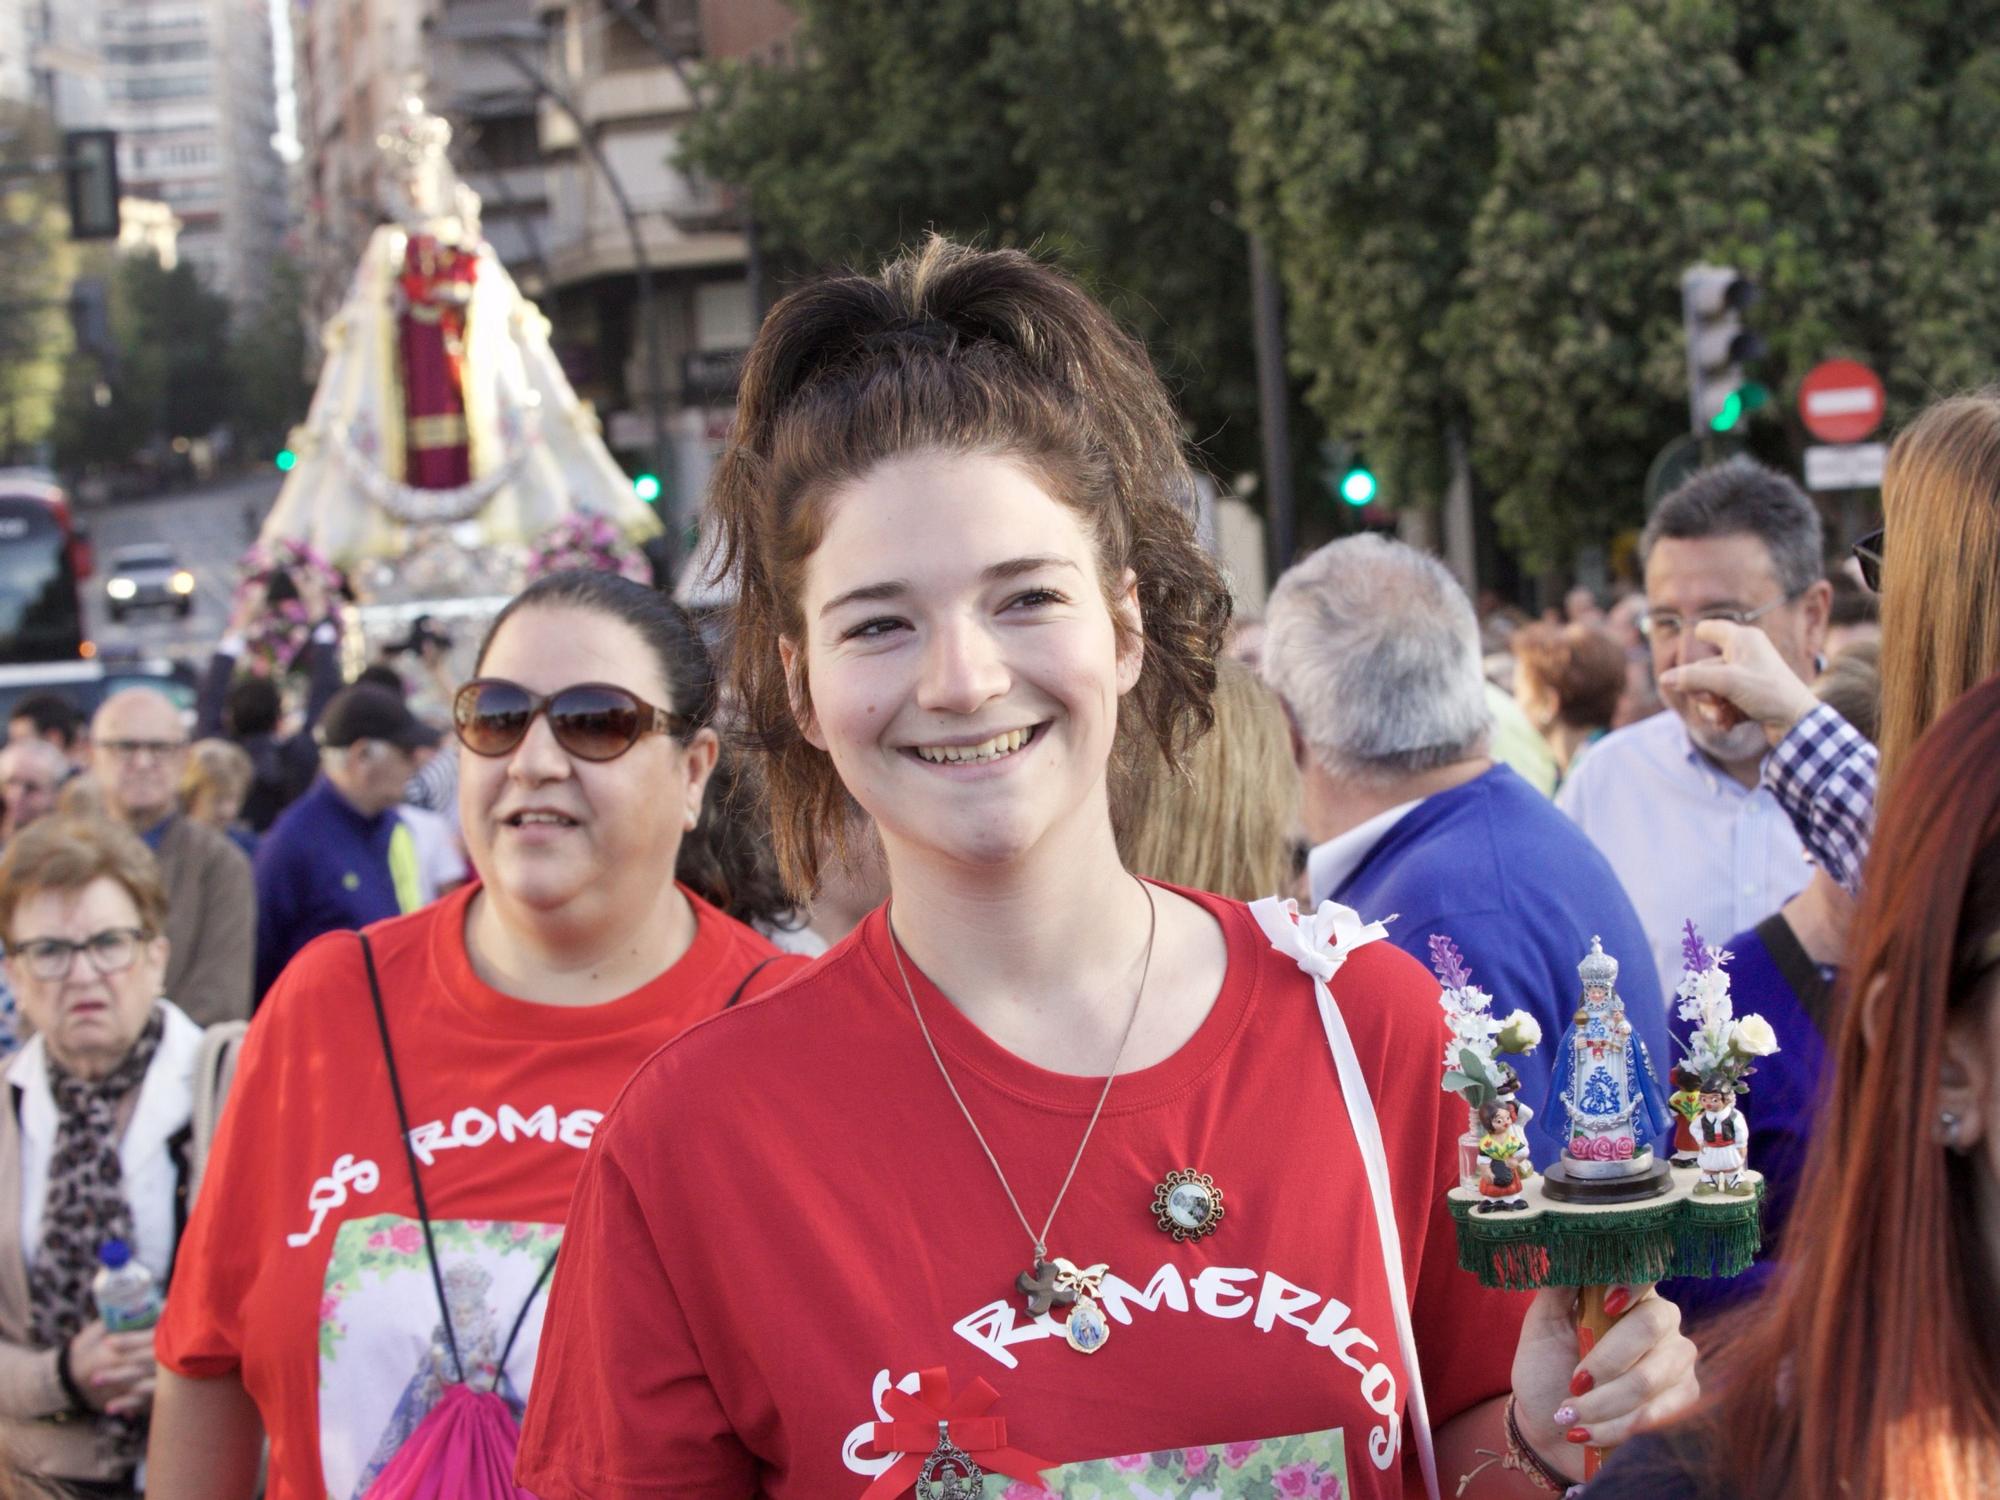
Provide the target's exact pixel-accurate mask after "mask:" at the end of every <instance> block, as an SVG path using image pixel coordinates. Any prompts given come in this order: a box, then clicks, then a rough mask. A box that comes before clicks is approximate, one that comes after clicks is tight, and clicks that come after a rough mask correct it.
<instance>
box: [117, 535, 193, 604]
mask: <svg viewBox="0 0 2000 1500" xmlns="http://www.w3.org/2000/svg"><path fill="white" fill-rule="evenodd" d="M104 593H105V596H106V597H107V598H108V599H110V601H111V618H112V619H114V620H123V619H124V618H125V616H126V615H127V614H128V613H129V612H130V611H132V610H135V609H171V610H173V611H174V612H175V613H177V614H178V615H180V617H181V618H182V619H186V618H187V617H188V613H189V612H190V611H191V610H193V608H194V574H192V573H190V572H189V571H188V570H187V569H186V568H184V567H182V566H181V565H180V560H179V559H178V558H176V557H175V556H174V552H173V549H172V548H171V547H162V546H158V545H157V544H154V543H147V544H146V545H144V546H139V547H119V548H117V549H116V550H115V551H113V552H112V554H111V567H110V570H109V572H108V573H107V574H106V575H105V579H104Z"/></svg>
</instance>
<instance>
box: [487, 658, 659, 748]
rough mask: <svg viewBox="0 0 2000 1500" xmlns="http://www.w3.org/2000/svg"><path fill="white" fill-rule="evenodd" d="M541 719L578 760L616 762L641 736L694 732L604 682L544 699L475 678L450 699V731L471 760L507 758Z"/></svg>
mask: <svg viewBox="0 0 2000 1500" xmlns="http://www.w3.org/2000/svg"><path fill="white" fill-rule="evenodd" d="M539 714H547V715H548V716H549V732H550V733H552V734H553V735H554V736H555V737H556V743H557V744H558V745H560V746H562V747H563V749H564V750H566V751H568V752H569V753H570V754H571V755H574V756H575V757H576V758H577V759H578V760H616V759H618V757H619V756H621V755H623V754H624V753H625V752H626V751H627V750H630V749H631V748H632V747H633V746H634V745H636V744H638V743H639V741H640V739H641V738H642V737H643V736H645V735H649V734H682V735H684V734H686V733H687V732H688V730H689V729H691V728H693V727H694V726H693V725H691V724H690V723H689V722H688V720H687V719H686V718H684V717H683V716H682V715H680V714H676V713H670V712H669V711H668V710H666V709H664V708H656V707H654V706H653V705H652V704H650V703H648V702H647V701H646V700H645V699H644V698H641V697H640V696H639V695H638V694H637V693H631V692H627V691H626V690H625V689H624V688H622V687H614V686H613V685H612V684H610V683H608V682H579V683H577V684H576V685H575V686H573V687H566V688H561V689H559V690H557V691H556V692H553V693H549V694H546V695H544V694H541V693H531V692H529V691H528V690H527V689H526V688H524V687H522V686H521V684H520V683H518V682H509V681H508V680H507V679H506V678H504V677H475V678H473V680H472V681H470V682H468V683H467V684H466V685H465V686H464V687H462V688H460V689H459V690H458V693H457V696H455V697H454V698H453V699H452V700H451V723H452V729H453V731H454V732H455V733H456V734H457V735H458V742H459V743H460V744H461V745H463V746H465V748H466V749H468V750H470V751H471V752H472V753H473V754H474V755H487V756H492V755H505V754H507V753H508V752H509V751H511V750H513V748H514V747H515V746H516V745H518V744H520V743H521V741H522V740H524V739H526V738H527V737H528V729H529V727H530V726H531V725H533V724H534V722H535V718H536V716H537V715H539Z"/></svg>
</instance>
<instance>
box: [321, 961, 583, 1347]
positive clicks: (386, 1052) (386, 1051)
mask: <svg viewBox="0 0 2000 1500" xmlns="http://www.w3.org/2000/svg"><path fill="white" fill-rule="evenodd" d="M354 935H355V936H356V937H358V938H359V939H361V961H362V962H363V963H364V964H366V965H367V967H368V998H369V999H370V1000H371V1001H373V1002H374V1004H375V1026H376V1029H377V1030H378V1031H380V1032H381V1034H382V1060H383V1061H384V1062H386V1063H387V1064H388V1065H389V1092H390V1093H392V1094H394V1095H395V1096H396V1123H397V1125H398V1126H400V1127H401V1129H402V1133H403V1156H404V1159H405V1160H407V1161H408V1162H409V1164H410V1186H411V1187H412V1188H414V1189H415V1190H416V1195H417V1218H418V1219H419V1220H420V1221H422V1223H423V1226H424V1258H425V1259H426V1260H428V1261H429V1262H430V1267H431V1285H432V1286H433V1287H435V1288H436V1289H437V1299H438V1316H440V1317H441V1318H443V1319H444V1336H445V1339H446V1341H447V1342H448V1343H449V1344H450V1345H451V1364H452V1368H453V1369H454V1370H456V1371H457V1372H458V1383H459V1384H460V1385H464V1384H465V1361H464V1360H463V1359H461V1358H460V1357H459V1353H458V1332H457V1330H456V1329H454V1328H453V1327H452V1326H451V1304H450V1303H448V1302H447V1301H446V1300H445V1295H444V1273H443V1272H442V1271H441V1270H439V1269H438V1257H437V1244H436V1242H435V1241H434V1240H433V1239H432V1238H431V1210H430V1205H429V1204H427V1203H426V1202H425V1201H424V1177H423V1173H421V1172H419V1171H418V1170H417V1150H416V1147H415V1146H413V1145H412V1144H411V1143H410V1111H409V1109H408V1108H407V1107H406V1106H405V1105H404V1103H403V1083H402V1080H401V1079H400V1078H398V1077H397V1076H396V1049H395V1048H394V1047H392V1046H390V1045H389V1013H388V1012H387V1011H386V1010H384V1009H383V1008H382V982H381V980H379V979H378V978H376V976H375V950H374V948H372V947H371V946H369V942H368V934H367V933H365V932H357V933H355V934H354ZM549 1263H550V1264H551V1265H553V1264H554V1263H555V1261H554V1258H553V1257H551V1258H550V1262H549ZM544 1274H546V1272H544ZM538 1285H539V1283H538ZM529 1300H530V1301H532V1300H533V1296H532V1294H531V1295H530V1298H529ZM522 1311H523V1312H525V1311H526V1309H525V1308H523V1309H522ZM509 1342H510V1343H511V1342H512V1341H511V1340H509Z"/></svg>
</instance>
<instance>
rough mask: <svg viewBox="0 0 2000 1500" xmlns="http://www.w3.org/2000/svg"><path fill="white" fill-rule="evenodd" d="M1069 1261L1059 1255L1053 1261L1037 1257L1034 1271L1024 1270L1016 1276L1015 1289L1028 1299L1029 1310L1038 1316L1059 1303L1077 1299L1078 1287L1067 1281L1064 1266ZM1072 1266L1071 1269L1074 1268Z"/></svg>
mask: <svg viewBox="0 0 2000 1500" xmlns="http://www.w3.org/2000/svg"><path fill="white" fill-rule="evenodd" d="M1065 1265H1068V1262H1067V1261H1065V1260H1063V1259H1062V1257H1060V1256H1058V1257H1057V1258H1056V1259H1055V1260H1054V1261H1053V1262H1050V1261H1045V1260H1042V1259H1041V1258H1039V1257H1037V1258H1036V1260H1035V1268H1034V1270H1032V1271H1023V1272H1022V1273H1021V1274H1020V1275H1019V1276H1016V1277H1015V1278H1014V1289H1015V1290H1016V1291H1018V1292H1020V1293H1021V1294H1022V1295H1023V1296H1024V1297H1026V1298H1027V1300H1028V1311H1029V1312H1030V1313H1032V1314H1034V1315H1035V1316H1036V1317H1038V1318H1039V1317H1040V1316H1041V1315H1042V1314H1043V1313H1045V1312H1048V1311H1049V1310H1050V1309H1052V1308H1054V1307H1055V1306H1056V1305H1057V1304H1059V1303H1060V1304H1068V1303H1071V1302H1074V1301H1076V1287H1075V1285H1074V1284H1073V1283H1070V1282H1067V1281H1066V1280H1065V1278H1064V1276H1063V1270H1062V1268H1063V1267H1064V1266H1065ZM1074 1269H1075V1268H1074V1267H1071V1270H1074Z"/></svg>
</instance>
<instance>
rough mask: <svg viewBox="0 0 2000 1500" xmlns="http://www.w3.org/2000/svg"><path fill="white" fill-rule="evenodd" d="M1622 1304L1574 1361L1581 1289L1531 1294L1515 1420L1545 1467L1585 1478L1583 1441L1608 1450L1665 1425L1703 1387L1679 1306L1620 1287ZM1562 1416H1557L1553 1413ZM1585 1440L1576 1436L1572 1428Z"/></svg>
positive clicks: (1643, 1290)
mask: <svg viewBox="0 0 2000 1500" xmlns="http://www.w3.org/2000/svg"><path fill="white" fill-rule="evenodd" d="M1613 1291H1614V1292H1618V1291H1622V1292H1624V1294H1625V1297H1626V1305H1627V1308H1628V1311H1627V1312H1626V1314H1625V1316H1624V1317H1622V1318H1620V1319H1619V1320H1618V1321H1617V1322H1615V1323H1613V1324H1612V1325H1611V1326H1610V1327H1609V1328H1608V1329H1606V1330H1605V1331H1604V1333H1603V1334H1602V1335H1601V1336H1600V1337H1599V1338H1598V1339H1597V1340H1596V1342H1595V1344H1594V1345H1593V1347H1591V1348H1590V1349H1589V1350H1588V1351H1587V1352H1586V1353H1585V1354H1584V1355H1583V1357H1582V1358H1581V1359H1579V1358H1578V1345H1579V1343H1580V1340H1579V1338H1578V1333H1579V1329H1578V1326H1577V1322H1576V1316H1577V1304H1578V1296H1577V1292H1576V1290H1575V1289H1574V1288H1571V1287H1550V1288H1546V1289H1544V1290H1543V1291H1540V1292H1538V1293H1536V1295H1535V1300H1534V1302H1533V1304H1532V1305H1531V1306H1530V1307H1529V1309H1528V1315H1527V1317H1526V1319H1525V1320H1524V1321H1523V1323H1522V1325H1521V1339H1520V1342H1519V1344H1518V1345H1517V1346H1516V1348H1515V1351H1514V1396H1515V1420H1516V1421H1517V1422H1518V1423H1519V1424H1520V1428H1521V1435H1522V1437H1523V1438H1525V1439H1526V1440H1527V1442H1528V1444H1529V1446H1530V1447H1532V1448H1533V1449H1534V1450H1535V1451H1536V1452H1537V1453H1539V1454H1540V1455H1541V1456H1542V1458H1543V1459H1544V1460H1545V1461H1546V1462H1548V1463H1549V1464H1550V1465H1551V1466H1553V1467H1555V1468H1557V1469H1559V1470H1561V1471H1562V1472H1563V1473H1565V1474H1567V1475H1569V1476H1570V1477H1571V1478H1573V1479H1578V1480H1580V1479H1582V1478H1583V1459H1584V1454H1583V1449H1584V1447H1585V1446H1586V1445H1587V1446H1591V1447H1606V1448H1608V1447H1613V1446H1616V1445H1617V1444H1619V1443H1621V1442H1623V1441H1625V1439H1627V1438H1629V1437H1630V1436H1632V1434H1633V1433H1635V1432H1637V1431H1639V1430H1640V1429H1641V1428H1643V1427H1647V1426H1651V1425H1653V1424H1655V1423H1657V1422H1662V1421H1665V1420H1667V1419H1668V1418H1670V1417H1672V1416H1673V1415H1674V1414H1675V1413H1677V1412H1679V1411H1680V1410H1681V1409H1682V1408H1683V1407H1686V1406H1688V1405H1690V1404H1691V1403H1692V1402H1693V1401H1694V1400H1695V1398H1696V1396H1697V1395H1698V1394H1699V1387H1698V1386H1697V1385H1696V1383H1695V1376H1694V1363H1695V1350H1694V1345H1693V1344H1692V1343H1691V1342H1689V1340H1688V1339H1687V1338H1686V1337H1685V1336H1684V1335H1683V1334H1682V1333H1681V1331H1680V1309H1679V1308H1677V1307H1675V1306H1674V1305H1673V1304H1672V1303H1671V1302H1667V1301H1664V1300H1663V1299H1661V1298H1660V1297H1659V1296H1658V1295H1656V1294H1655V1293H1654V1291H1653V1290H1652V1288H1650V1287H1636V1288H1634V1287H1617V1288H1613ZM1557 1413H1559V1414H1560V1416H1561V1418H1562V1420H1555V1419H1554V1417H1553V1416H1552V1414H1557ZM1578 1432H1580V1433H1582V1434H1584V1435H1583V1436H1582V1437H1580V1438H1578V1437H1572V1434H1573V1433H1578Z"/></svg>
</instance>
